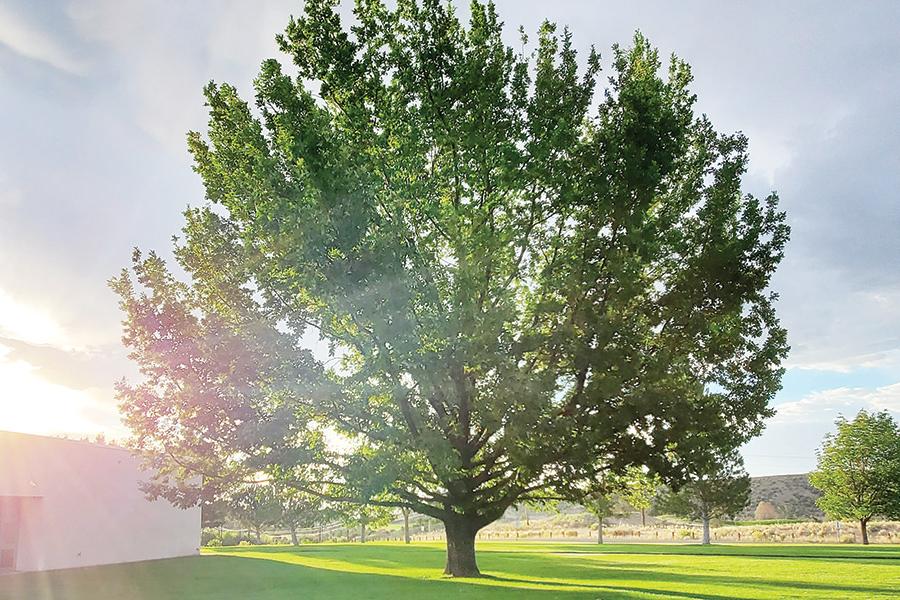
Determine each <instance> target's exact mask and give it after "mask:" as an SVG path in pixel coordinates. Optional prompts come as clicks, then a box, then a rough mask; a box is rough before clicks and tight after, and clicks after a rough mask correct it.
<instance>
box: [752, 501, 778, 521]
mask: <svg viewBox="0 0 900 600" xmlns="http://www.w3.org/2000/svg"><path fill="white" fill-rule="evenodd" d="M780 516H781V515H780V514H779V513H778V508H777V507H776V506H775V505H774V504H772V503H771V502H769V501H767V500H760V502H759V504H757V505H756V510H754V511H753V518H754V519H756V520H757V521H771V520H772V519H777V518H778V517H780Z"/></svg>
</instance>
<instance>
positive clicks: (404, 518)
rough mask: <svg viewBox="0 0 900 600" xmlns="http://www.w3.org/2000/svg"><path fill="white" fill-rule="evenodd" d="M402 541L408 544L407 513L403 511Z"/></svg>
mask: <svg viewBox="0 0 900 600" xmlns="http://www.w3.org/2000/svg"><path fill="white" fill-rule="evenodd" d="M403 541H404V542H405V543H407V544H408V543H409V511H408V510H404V511H403Z"/></svg>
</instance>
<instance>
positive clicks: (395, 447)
mask: <svg viewBox="0 0 900 600" xmlns="http://www.w3.org/2000/svg"><path fill="white" fill-rule="evenodd" d="M332 5H333V3H332V2H331V1H329V0H309V1H307V2H306V3H305V4H304V14H303V15H302V16H301V17H299V18H297V19H294V20H292V21H291V22H290V24H289V25H288V27H287V30H286V31H285V33H284V34H283V35H281V36H280V37H279V38H278V39H279V43H280V46H281V49H282V50H283V51H284V52H285V53H286V54H288V55H289V56H290V57H291V58H292V59H293V62H294V67H295V69H296V77H293V78H292V77H291V76H289V75H288V74H287V73H286V72H285V71H284V69H283V68H282V66H281V65H280V64H279V63H278V62H277V61H276V60H268V61H266V62H265V63H264V64H263V65H262V69H261V72H260V74H259V77H258V78H257V80H256V82H255V99H254V102H253V103H252V105H251V104H249V103H248V102H246V101H245V100H243V99H242V98H240V97H239V95H238V93H237V90H236V89H235V88H234V87H233V86H230V85H227V84H221V85H218V84H210V85H209V86H208V87H207V89H206V97H207V101H208V105H209V112H210V120H209V126H208V130H207V133H206V135H205V136H204V135H201V134H199V133H192V134H190V136H189V145H190V150H191V152H192V154H193V156H194V159H195V162H196V170H197V172H198V173H199V174H200V176H201V177H202V179H203V182H204V184H205V187H206V195H207V199H208V204H207V205H205V206H203V207H200V208H194V209H191V210H189V211H188V212H187V213H186V216H187V224H186V226H185V229H184V236H183V240H181V241H180V242H178V243H177V244H176V256H177V258H178V261H179V264H180V267H181V268H183V269H184V271H186V272H187V274H188V276H189V278H190V283H189V284H184V283H181V282H179V281H178V280H177V279H176V278H175V277H173V276H172V275H171V274H170V273H169V271H168V270H167V268H166V267H165V265H164V264H163V263H162V261H161V260H160V259H159V258H158V257H156V256H155V255H152V254H151V255H149V256H147V257H144V256H142V255H139V254H136V256H135V261H134V265H133V272H132V273H128V272H124V273H123V274H122V276H121V277H119V278H117V279H116V280H114V281H113V282H112V285H113V287H114V289H115V290H116V291H117V292H118V293H119V294H120V296H121V297H122V307H123V310H124V312H125V338H124V340H125V343H126V344H127V345H128V346H129V347H130V348H131V349H132V357H133V358H134V359H135V360H136V361H137V362H138V363H139V364H140V365H141V367H142V369H143V372H144V374H145V375H146V381H145V382H143V383H141V384H138V385H128V384H124V383H123V384H122V385H121V386H120V398H121V401H122V406H123V411H124V414H125V418H126V420H127V422H128V424H129V425H130V426H131V428H132V429H133V430H134V431H135V434H136V443H137V446H138V447H139V448H141V449H142V450H144V451H146V452H147V453H148V454H149V455H152V456H153V457H154V458H153V460H154V466H155V467H156V468H157V470H158V471H159V477H158V479H157V481H156V482H155V485H154V486H153V491H154V492H155V493H158V494H161V495H164V496H166V497H168V498H170V499H173V500H174V501H177V502H181V503H191V502H196V501H198V500H199V499H201V497H202V496H203V495H206V496H209V495H212V494H215V493H216V492H217V490H218V489H221V488H222V487H223V486H224V485H226V484H229V483H233V482H235V481H242V480H248V479H251V478H255V477H257V476H258V474H260V473H265V474H267V475H268V476H269V477H270V478H272V479H274V480H278V481H280V482H282V483H284V484H286V485H292V486H294V487H296V488H297V489H301V490H303V491H306V492H310V493H317V494H322V495H327V496H329V497H332V498H337V499H339V500H346V501H356V502H364V503H369V504H371V505H381V506H392V507H408V508H410V509H412V510H414V511H416V512H418V513H422V514H425V515H429V516H432V517H435V518H438V519H440V520H441V521H443V522H444V524H445V527H446V531H447V538H448V563H447V572H448V573H452V574H455V575H471V574H477V572H478V570H477V566H476V564H475V555H474V538H475V534H476V533H477V532H478V530H479V529H481V528H482V527H484V526H485V525H487V524H489V523H491V522H492V521H494V520H496V519H497V518H499V517H500V516H501V515H502V514H503V513H504V511H505V510H506V509H507V508H508V507H510V506H513V505H515V504H516V503H519V502H522V501H527V500H529V499H535V498H538V499H539V498H541V497H546V496H548V495H552V496H554V497H571V498H576V499H577V498H579V497H580V496H582V495H583V494H584V492H585V490H587V489H590V486H591V485H592V483H593V482H594V481H595V480H596V478H597V477H599V476H602V474H603V473H606V472H623V471H624V470H626V469H627V468H628V467H631V466H641V467H642V468H647V469H648V470H649V471H650V472H652V473H656V474H659V475H660V476H661V477H663V478H665V479H667V480H671V481H675V480H680V479H683V478H684V477H685V476H686V475H687V467H688V465H690V464H692V463H693V462H695V461H696V460H698V459H699V457H701V456H705V455H706V454H707V453H708V452H709V450H710V449H711V448H719V447H722V448H733V447H735V446H736V445H738V444H740V443H741V442H743V441H744V440H746V439H748V438H749V437H751V436H753V435H756V434H758V433H759V431H760V430H761V427H762V422H763V419H764V418H765V417H766V416H768V415H769V414H770V410H769V408H768V402H769V400H770V399H771V397H772V396H773V394H774V393H775V392H776V391H777V389H778V387H779V385H780V383H779V382H780V378H781V374H782V371H781V369H780V363H781V360H782V359H783V357H784V356H785V353H786V349H787V346H786V342H785V332H784V330H783V329H782V328H781V327H780V326H779V323H778V321H777V319H776V316H775V314H774V310H773V306H772V304H773V299H774V296H773V295H772V294H771V293H770V292H769V291H767V286H768V283H769V279H770V277H771V275H772V273H773V271H774V270H775V268H776V266H777V265H778V263H779V261H780V260H781V258H782V250H783V247H784V244H785V242H786V240H787V237H788V228H787V226H786V225H785V222H784V221H785V219H784V215H783V213H781V212H779V211H778V209H777V198H776V197H775V196H774V195H772V196H770V197H768V198H766V199H764V200H759V199H757V198H754V197H752V196H748V195H743V194H742V193H741V189H740V180H741V176H742V174H743V173H744V171H745V168H746V164H747V154H746V150H747V141H746V139H745V138H744V137H743V136H742V135H740V134H731V135H728V134H719V133H717V132H716V131H715V129H714V128H713V126H712V124H711V123H710V122H709V120H707V119H706V117H705V116H703V117H697V116H695V114H694V102H695V97H694V95H693V94H692V93H691V91H690V89H689V84H690V81H691V74H690V70H689V68H688V66H687V65H686V64H685V63H683V62H682V61H680V60H677V59H674V58H673V59H672V60H671V61H670V62H669V64H668V65H667V69H666V70H663V69H662V65H661V62H660V60H659V56H658V53H657V51H656V50H655V49H653V48H652V47H651V46H650V44H649V43H648V42H647V40H646V39H644V38H643V37H642V36H640V35H637V36H635V38H634V42H633V45H632V46H630V47H628V48H621V47H614V49H613V52H612V54H611V57H610V60H609V61H608V63H607V65H608V67H607V68H608V69H609V72H608V77H609V79H608V86H607V87H606V88H605V90H604V92H603V94H602V95H601V96H600V97H599V98H598V97H595V94H596V92H597V91H598V89H600V87H601V86H600V85H598V81H597V79H598V75H599V73H600V69H601V60H600V57H599V55H597V54H596V53H594V52H593V51H592V52H591V53H590V54H589V55H588V56H587V57H585V58H584V60H583V61H582V62H581V64H580V65H579V60H578V57H577V56H576V52H575V50H574V48H573V43H572V38H571V35H570V33H569V32H568V31H567V30H566V31H563V32H562V33H559V32H558V31H557V29H556V27H555V26H554V25H552V24H550V23H545V24H544V25H543V26H542V27H541V28H540V31H539V32H538V35H537V40H536V45H535V46H534V49H533V51H531V50H528V51H526V50H524V49H523V50H522V51H521V52H517V51H514V50H513V49H512V48H510V47H508V46H507V45H506V44H505V43H504V41H503V38H502V23H501V22H500V20H499V17H498V15H497V14H496V12H495V9H494V7H493V5H491V4H487V5H483V4H481V3H478V2H473V3H472V5H471V9H470V12H471V17H470V19H469V22H468V26H465V25H464V24H463V23H462V22H461V21H460V20H459V19H458V17H457V16H456V14H455V13H454V11H453V9H451V8H449V7H448V6H447V5H445V3H443V2H439V1H438V0H424V1H422V2H418V1H415V0H399V1H398V2H397V3H396V8H388V7H386V6H385V5H384V4H383V3H382V2H380V1H378V0H360V1H358V2H357V4H356V9H355V15H356V20H357V22H356V23H354V24H352V25H350V26H345V25H344V24H342V23H341V19H340V18H339V16H338V14H337V13H336V12H335V10H334V7H333V6H332ZM522 41H523V48H526V47H528V46H527V40H526V39H525V36H524V34H523V40H522ZM304 336H305V337H304ZM316 338H318V339H319V340H321V343H322V344H323V345H327V347H328V348H329V349H330V350H331V358H330V359H322V358H321V356H319V357H318V358H317V357H316V356H314V355H313V353H311V352H309V351H308V350H305V349H303V347H304V346H306V347H308V346H309V343H308V342H309V340H310V339H316ZM196 474H200V475H202V476H203V478H204V487H203V490H204V491H201V487H200V486H198V485H196V484H194V483H191V482H190V477H191V476H194V475H196Z"/></svg>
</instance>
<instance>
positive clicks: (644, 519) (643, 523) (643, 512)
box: [641, 508, 647, 527]
mask: <svg viewBox="0 0 900 600" xmlns="http://www.w3.org/2000/svg"><path fill="white" fill-rule="evenodd" d="M646 526H647V510H646V509H644V508H642V509H641V527H646Z"/></svg>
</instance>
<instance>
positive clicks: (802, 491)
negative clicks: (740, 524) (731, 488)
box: [737, 473, 824, 521]
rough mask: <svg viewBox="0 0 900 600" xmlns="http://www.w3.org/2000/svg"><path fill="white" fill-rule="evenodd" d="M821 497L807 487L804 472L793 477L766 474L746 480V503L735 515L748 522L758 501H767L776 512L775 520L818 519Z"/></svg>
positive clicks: (820, 517) (807, 479) (816, 491)
mask: <svg viewBox="0 0 900 600" xmlns="http://www.w3.org/2000/svg"><path fill="white" fill-rule="evenodd" d="M820 495H821V494H820V493H819V491H818V490H816V489H815V488H814V487H812V486H811V485H810V484H809V475H808V474H807V473H798V474H796V475H770V476H767V477H751V478H750V503H749V504H748V505H747V508H745V509H744V510H743V511H742V512H741V513H739V514H738V515H737V517H738V518H739V519H740V520H751V519H753V518H754V512H755V510H756V507H757V505H758V504H759V503H760V502H764V501H765V502H771V503H772V504H774V505H775V508H776V509H777V510H778V513H779V514H778V518H781V519H802V518H811V519H816V520H819V521H820V520H822V519H823V518H824V515H823V514H822V511H821V510H819V508H818V507H817V506H816V498H818V497H819V496H820Z"/></svg>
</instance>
